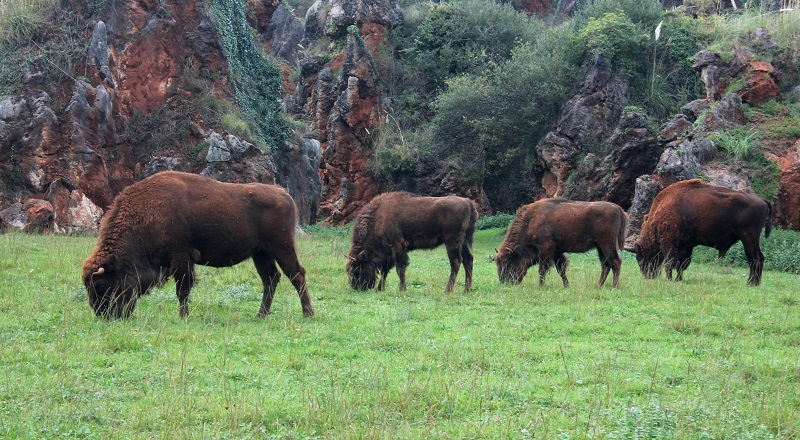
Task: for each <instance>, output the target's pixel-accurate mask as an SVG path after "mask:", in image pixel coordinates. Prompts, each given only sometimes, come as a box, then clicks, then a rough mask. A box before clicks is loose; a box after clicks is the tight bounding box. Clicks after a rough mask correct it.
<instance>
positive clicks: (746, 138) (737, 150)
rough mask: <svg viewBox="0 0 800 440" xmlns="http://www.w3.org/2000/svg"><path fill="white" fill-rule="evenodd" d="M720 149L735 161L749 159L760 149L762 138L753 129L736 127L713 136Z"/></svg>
mask: <svg viewBox="0 0 800 440" xmlns="http://www.w3.org/2000/svg"><path fill="white" fill-rule="evenodd" d="M711 140H713V141H714V143H715V144H716V145H717V147H718V148H720V149H722V150H723V151H725V152H727V153H728V154H730V155H731V156H733V157H734V158H735V159H738V160H744V159H747V158H748V157H749V156H750V155H751V154H752V153H753V152H754V151H755V149H756V147H758V144H759V142H760V141H761V137H760V135H759V133H758V131H756V130H755V129H753V128H747V127H736V128H732V129H730V130H726V131H722V132H719V133H716V134H714V135H712V136H711Z"/></svg>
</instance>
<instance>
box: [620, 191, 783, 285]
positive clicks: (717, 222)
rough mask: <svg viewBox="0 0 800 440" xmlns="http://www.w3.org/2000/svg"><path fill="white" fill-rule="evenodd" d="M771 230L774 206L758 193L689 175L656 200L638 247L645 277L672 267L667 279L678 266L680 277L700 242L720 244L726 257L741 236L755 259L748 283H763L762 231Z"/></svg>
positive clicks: (749, 258)
mask: <svg viewBox="0 0 800 440" xmlns="http://www.w3.org/2000/svg"><path fill="white" fill-rule="evenodd" d="M762 229H764V237H769V233H770V232H771V231H772V205H771V204H770V203H769V202H768V201H766V200H764V199H763V198H761V197H759V196H757V195H755V194H749V193H744V192H741V191H734V190H731V189H727V188H721V187H718V186H711V185H707V184H705V183H703V182H702V181H700V180H698V179H692V180H684V181H682V182H678V183H673V184H672V185H670V186H668V187H666V188H664V190H662V191H661V192H660V193H658V195H657V196H656V198H655V199H654V200H653V205H652V207H651V208H650V212H649V213H648V214H647V216H646V217H645V220H644V224H643V225H642V232H641V234H639V238H638V239H637V240H636V242H635V243H634V245H633V247H631V248H627V249H626V250H628V251H630V252H633V253H635V254H636V259H637V260H638V262H639V268H640V269H641V271H642V274H643V275H644V276H645V278H655V277H657V276H658V274H659V272H660V271H661V267H662V266H664V265H666V266H667V279H669V280H671V279H672V269H676V270H677V272H678V276H677V278H676V280H677V281H681V280H683V271H684V270H685V269H686V268H687V267H689V263H691V261H692V250H693V249H694V247H695V246H709V247H713V248H715V249H717V251H718V252H719V258H722V257H723V256H724V255H725V253H726V252H728V249H730V248H731V246H733V245H734V244H735V243H736V242H737V241H739V240H741V241H742V244H743V245H744V253H745V256H746V257H747V261H748V262H749V263H750V277H749V278H748V280H747V283H748V284H750V285H752V286H757V285H758V284H759V283H761V272H762V270H763V268H764V254H762V253H761V247H760V246H759V236H760V235H761V230H762Z"/></svg>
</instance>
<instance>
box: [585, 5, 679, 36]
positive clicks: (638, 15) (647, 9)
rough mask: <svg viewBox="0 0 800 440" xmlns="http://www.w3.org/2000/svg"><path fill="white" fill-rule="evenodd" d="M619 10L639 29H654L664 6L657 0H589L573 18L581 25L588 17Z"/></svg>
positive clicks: (596, 16) (598, 16) (597, 16)
mask: <svg viewBox="0 0 800 440" xmlns="http://www.w3.org/2000/svg"><path fill="white" fill-rule="evenodd" d="M620 11H621V12H622V13H623V14H624V15H625V16H626V17H628V18H630V20H631V22H633V23H634V24H636V25H637V26H639V27H640V28H641V29H654V28H655V27H656V24H658V21H659V20H660V19H661V16H662V15H663V13H664V7H663V6H662V5H661V2H659V1H657V0H593V1H592V0H589V1H588V4H587V5H586V6H585V7H584V8H583V9H582V10H581V11H580V12H579V13H578V14H577V16H576V17H575V18H576V21H577V22H578V23H579V25H581V26H582V25H584V24H585V23H586V22H587V21H588V20H589V19H590V18H595V19H597V18H600V17H602V16H603V15H605V14H608V13H615V14H616V13H619V12H620Z"/></svg>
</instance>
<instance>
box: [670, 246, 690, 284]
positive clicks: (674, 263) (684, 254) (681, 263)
mask: <svg viewBox="0 0 800 440" xmlns="http://www.w3.org/2000/svg"><path fill="white" fill-rule="evenodd" d="M691 262H692V248H689V249H688V250H687V249H681V250H680V251H678V252H677V255H676V256H675V258H672V259H670V260H669V262H668V263H667V279H668V280H672V269H675V271H676V276H675V281H683V271H684V270H686V268H688V267H689V264H690V263H691Z"/></svg>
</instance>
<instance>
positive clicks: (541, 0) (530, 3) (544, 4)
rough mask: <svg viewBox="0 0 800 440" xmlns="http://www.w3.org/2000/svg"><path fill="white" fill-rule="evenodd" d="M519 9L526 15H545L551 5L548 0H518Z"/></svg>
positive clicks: (551, 7)
mask: <svg viewBox="0 0 800 440" xmlns="http://www.w3.org/2000/svg"><path fill="white" fill-rule="evenodd" d="M519 9H520V10H522V12H524V13H526V14H528V15H534V14H535V15H546V14H547V13H548V12H550V10H551V9H553V5H551V4H550V0H520V2H519Z"/></svg>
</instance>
